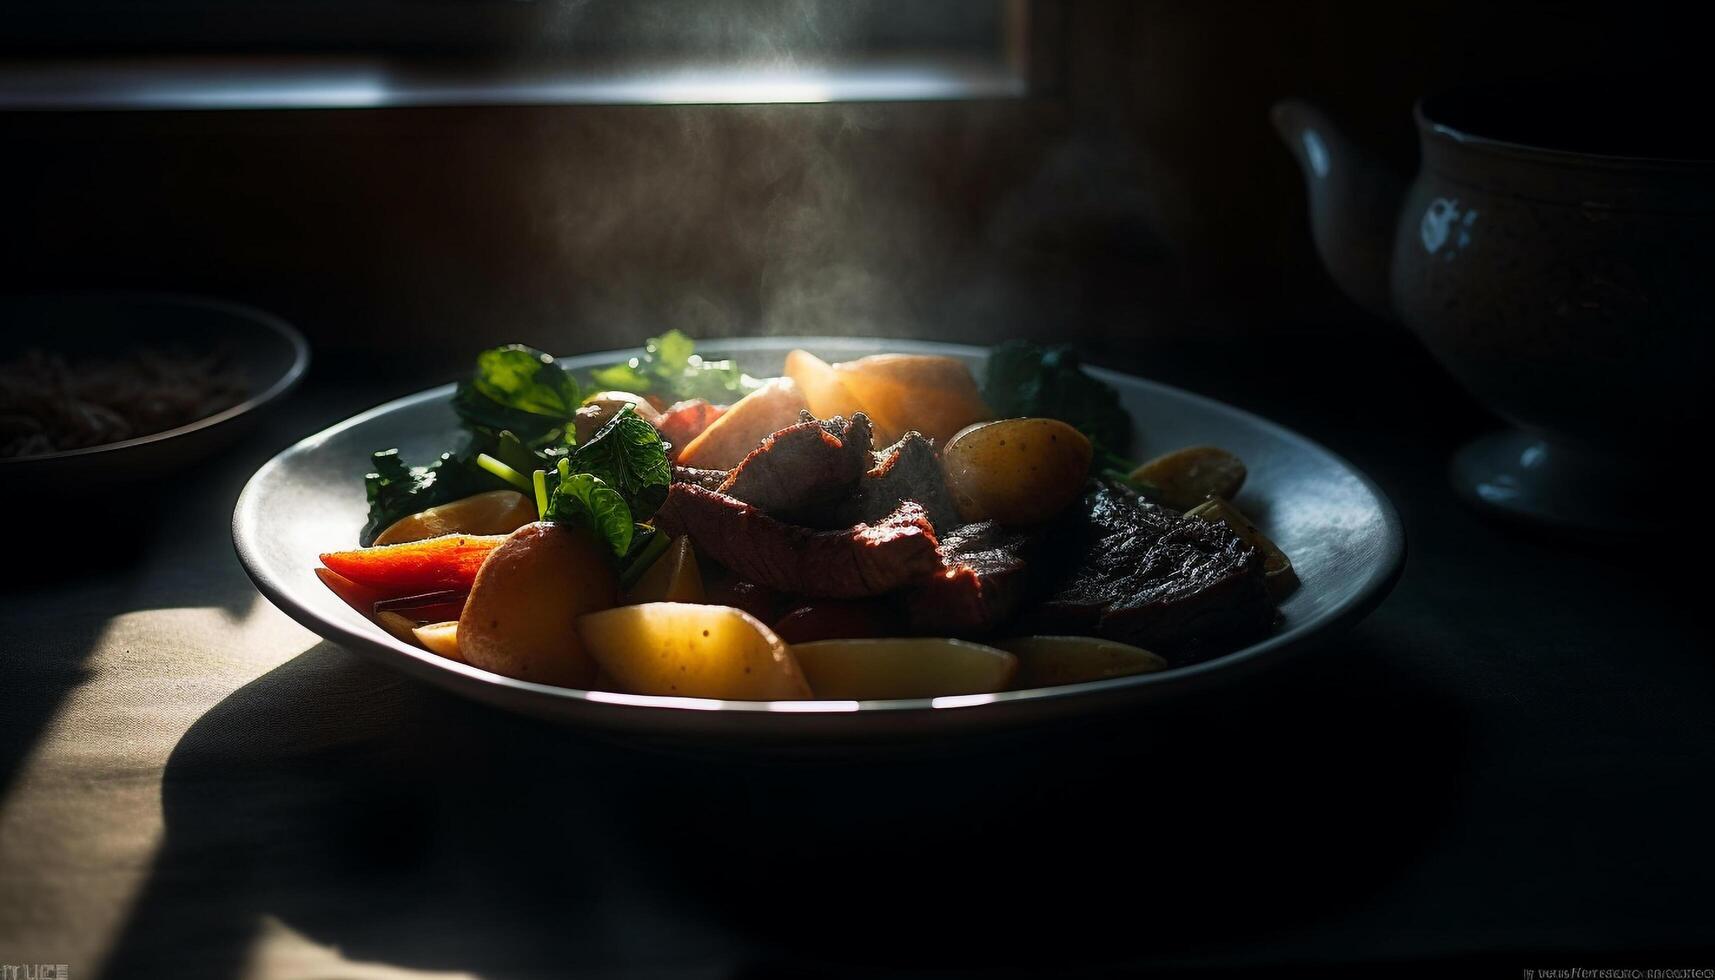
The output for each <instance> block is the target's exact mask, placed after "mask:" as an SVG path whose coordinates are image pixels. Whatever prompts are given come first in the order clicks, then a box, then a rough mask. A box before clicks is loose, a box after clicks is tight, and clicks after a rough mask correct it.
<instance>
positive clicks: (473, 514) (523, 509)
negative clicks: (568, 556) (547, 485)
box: [375, 490, 536, 545]
mask: <svg viewBox="0 0 1715 980" xmlns="http://www.w3.org/2000/svg"><path fill="white" fill-rule="evenodd" d="M535 519H536V503H535V501H533V500H530V499H529V498H527V497H525V496H524V495H523V494H521V493H519V492H518V491H516V490H490V491H488V492H487V493H479V494H476V495H474V496H470V497H465V498H463V499H462V500H454V501H452V502H451V503H445V504H440V505H438V506H435V507H430V508H429V509H428V510H422V511H418V512H417V513H415V514H411V515H409V516H406V517H401V518H399V519H398V520H396V521H394V522H393V523H392V524H389V525H388V526H387V530H385V531H382V532H381V533H380V534H377V535H376V536H375V544H376V545H384V544H401V543H403V542H406V541H423V540H426V539H428V538H438V537H440V536H441V535H443V534H511V533H512V532H513V531H516V530H518V529H519V528H521V527H523V526H524V525H526V524H528V523H530V522H531V521H533V520H535Z"/></svg>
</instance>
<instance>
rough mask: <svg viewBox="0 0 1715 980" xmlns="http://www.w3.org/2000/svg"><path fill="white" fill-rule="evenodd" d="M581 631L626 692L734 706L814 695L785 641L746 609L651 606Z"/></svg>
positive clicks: (603, 615)
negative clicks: (720, 700) (718, 701)
mask: <svg viewBox="0 0 1715 980" xmlns="http://www.w3.org/2000/svg"><path fill="white" fill-rule="evenodd" d="M577 629H578V635H579V636H581V637H582V638H583V641H584V643H585V645H586V646H587V647H588V649H589V652H590V656H591V657H594V658H595V661H596V662H597V663H599V664H600V665H601V669H602V670H603V671H605V672H606V673H607V675H608V676H609V677H612V678H613V680H614V683H616V684H617V685H619V688H620V690H622V691H627V692H630V693H634V694H660V695H668V696H678V697H693V698H725V699H728V700H735V701H774V700H793V699H803V698H808V697H810V696H811V695H810V688H809V686H808V685H807V684H805V683H804V675H803V674H802V673H801V672H800V671H799V669H798V662H797V660H796V659H794V658H793V656H792V652H791V650H790V649H788V648H787V646H786V644H785V642H783V641H782V640H781V639H780V637H778V636H776V635H774V631H773V630H771V629H769V628H768V627H767V626H764V625H763V624H762V623H761V622H760V621H758V620H757V619H756V617H754V616H752V615H750V614H749V613H747V612H745V611H744V610H742V609H734V608H732V607H731V606H705V605H698V604H695V603H686V602H646V603H643V604H642V605H636V606H620V607H618V608H617V609H609V610H607V611H606V612H598V613H591V614H590V615H587V616H584V617H582V618H580V619H579V620H578V626H577Z"/></svg>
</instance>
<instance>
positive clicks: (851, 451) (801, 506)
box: [715, 412, 892, 523]
mask: <svg viewBox="0 0 1715 980" xmlns="http://www.w3.org/2000/svg"><path fill="white" fill-rule="evenodd" d="M798 419H799V421H798V424H796V425H789V426H787V427H786V428H784V429H781V430H780V431H778V432H776V433H774V434H773V435H771V436H769V437H767V438H766V439H763V440H762V443H761V445H758V446H757V447H756V448H755V449H753V450H751V452H750V455H748V456H746V457H745V458H744V460H743V461H742V462H740V463H739V464H738V466H736V467H734V468H733V470H732V473H731V474H730V475H729V476H728V477H727V478H726V481H725V482H724V483H722V484H721V485H720V486H719V487H716V488H715V489H717V490H719V491H720V492H721V493H724V494H726V495H727V496H729V497H734V498H736V499H738V500H742V501H744V502H745V503H747V504H750V505H752V506H754V507H760V508H762V509H763V510H765V511H767V512H768V513H770V514H773V515H775V516H776V517H790V516H791V515H796V514H805V513H810V512H820V511H823V510H825V509H826V508H827V507H828V505H830V504H833V503H836V502H837V501H839V500H840V499H841V498H843V497H845V496H846V495H847V494H849V493H850V492H851V488H852V485H853V484H855V483H857V482H858V480H859V479H860V478H862V476H863V475H864V472H865V471H866V470H867V469H868V468H869V464H870V452H869V447H870V440H871V438H872V430H871V429H870V424H869V417H868V416H866V415H864V414H863V413H862V412H856V413H854V414H853V415H852V417H851V418H850V419H846V418H842V417H840V416H838V415H836V416H834V417H833V418H831V419H822V420H818V419H816V418H815V417H814V416H812V415H811V414H810V413H809V412H800V413H799V415H798ZM891 509H892V508H889V510H891ZM854 523H855V522H854Z"/></svg>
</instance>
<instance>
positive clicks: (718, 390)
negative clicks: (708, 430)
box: [590, 330, 762, 403]
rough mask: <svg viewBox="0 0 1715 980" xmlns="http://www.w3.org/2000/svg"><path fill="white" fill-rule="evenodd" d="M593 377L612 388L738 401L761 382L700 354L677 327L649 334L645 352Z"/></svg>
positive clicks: (672, 396) (598, 383)
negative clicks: (656, 334)
mask: <svg viewBox="0 0 1715 980" xmlns="http://www.w3.org/2000/svg"><path fill="white" fill-rule="evenodd" d="M590 379H591V381H592V382H593V383H594V384H595V385H596V387H598V388H603V389H607V390H611V391H629V392H631V393H632V394H637V395H650V394H655V395H661V396H662V397H664V398H667V399H669V400H673V401H677V400H679V399H685V398H706V399H708V400H709V401H711V402H719V403H729V402H735V401H737V400H739V399H740V398H743V397H744V396H745V395H746V394H748V393H750V392H751V391H752V390H754V389H756V388H759V387H761V385H762V382H760V381H758V380H757V379H755V378H752V377H750V376H749V375H747V374H745V373H744V372H743V371H741V370H739V368H738V365H737V364H735V363H733V362H732V361H730V360H720V361H706V360H704V359H703V358H702V357H701V356H699V355H698V354H697V346H696V343H695V342H694V341H692V340H691V338H689V337H687V336H685V335H684V334H683V333H680V332H679V331H678V330H669V331H667V332H666V333H664V334H662V335H661V336H659V337H651V338H649V340H648V342H647V343H645V344H644V345H643V353H642V354H640V355H638V356H637V357H633V358H631V359H629V360H626V361H622V362H620V363H618V364H614V365H611V366H609V367H605V368H598V369H596V370H595V371H592V372H590Z"/></svg>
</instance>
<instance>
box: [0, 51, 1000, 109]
mask: <svg viewBox="0 0 1715 980" xmlns="http://www.w3.org/2000/svg"><path fill="white" fill-rule="evenodd" d="M1025 94H1027V89H1026V85H1025V81H1024V78H1023V76H1022V75H1020V74H1019V73H1018V72H1016V71H1015V70H1014V69H1012V68H1011V67H1009V66H1007V65H1005V64H1004V63H999V62H995V61H993V60H985V59H981V58H960V57H954V56H947V55H938V54H935V53H929V54H925V55H922V56H918V57H903V58H901V57H894V58H888V59H876V60H873V61H868V62H852V63H844V64H822V65H816V64H812V65H803V66H791V67H783V68H782V67H767V68H757V67H746V66H733V65H713V66H685V65H664V66H650V65H621V66H617V67H615V66H607V67H603V66H588V65H564V66H502V67H489V68H481V67H463V68H447V69H432V68H423V67H420V66H413V65H410V64H400V63H390V62H386V61H382V60H379V59H363V58H343V59H337V60H331V59H312V58H271V59H232V58H201V59H198V58H162V59H153V60H150V59H131V60H110V61H76V62H63V63H60V62H42V63H22V64H13V65H0V109H11V110H20V109H21V110H29V109H119V110H127V109H303V108H314V109H364V108H375V107H381V106H413V105H424V106H427V105H698V104H709V105H715V104H765V103H820V102H909V101H932V100H947V99H980V98H1018V97H1022V96H1023V95H1025Z"/></svg>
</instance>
